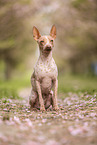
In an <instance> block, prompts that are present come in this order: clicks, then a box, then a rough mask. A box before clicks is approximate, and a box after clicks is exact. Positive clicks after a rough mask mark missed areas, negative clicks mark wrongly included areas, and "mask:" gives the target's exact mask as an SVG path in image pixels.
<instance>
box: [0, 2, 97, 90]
mask: <svg viewBox="0 0 97 145" xmlns="http://www.w3.org/2000/svg"><path fill="white" fill-rule="evenodd" d="M53 24H55V25H56V27H57V38H56V42H55V48H54V52H53V56H54V59H55V61H56V63H57V66H58V70H59V84H60V85H61V84H63V85H61V86H63V87H65V86H64V84H65V80H64V79H63V78H64V75H65V74H66V73H69V74H70V73H71V74H74V75H75V76H76V75H77V76H78V74H82V75H86V76H87V77H88V75H93V74H95V75H97V1H96V0H61V1H60V0H53V1H52V0H49V1H48V0H42V1H40V0H19V1H16V0H0V84H1V90H2V88H3V90H4V89H6V88H8V85H6V80H9V81H7V83H8V84H9V86H10V84H11V83H10V81H12V82H14V84H13V83H12V84H13V85H11V86H12V87H11V88H14V90H15V89H16V88H17V89H18V88H21V86H22V87H24V86H25V87H26V86H30V76H31V73H32V71H33V67H34V65H35V62H36V59H37V57H38V55H39V52H38V48H37V44H36V42H35V41H34V40H33V38H32V27H33V26H34V25H35V26H36V27H37V28H38V29H39V30H40V33H41V34H49V31H50V29H51V26H52V25H53ZM66 77H67V78H68V79H70V77H68V76H67V75H66ZM87 77H86V84H88V83H87V80H88V78H87ZM61 78H62V79H63V80H64V81H62V79H61ZM80 78H81V77H80V76H78V80H79V79H80ZM82 79H83V78H82ZM16 80H19V81H17V82H22V83H21V85H17V86H20V87H16V88H15V86H16V83H15V81H16ZM71 80H72V79H71ZM74 80H75V78H74V79H73V80H72V82H74ZM89 81H90V82H91V79H89ZM94 81H96V79H94ZM62 82H63V83H62ZM79 83H80V82H79ZM17 84H19V83H17ZM25 84H29V85H25ZM67 84H68V83H67ZM71 84H72V83H71ZM92 84H95V82H92V83H91V85H90V87H91V86H94V85H92ZM60 85H59V88H60V90H64V89H61V87H60ZM13 86H14V87H13ZM86 86H87V85H86ZM72 87H73V85H72ZM90 87H89V88H90ZM91 88H92V87H91ZM94 89H96V88H95V86H94ZM67 90H68V89H67ZM69 90H70V89H69Z"/></svg>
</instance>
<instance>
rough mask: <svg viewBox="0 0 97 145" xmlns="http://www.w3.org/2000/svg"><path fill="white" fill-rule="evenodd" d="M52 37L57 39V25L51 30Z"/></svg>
mask: <svg viewBox="0 0 97 145" xmlns="http://www.w3.org/2000/svg"><path fill="white" fill-rule="evenodd" d="M50 36H51V37H53V38H54V39H55V38H56V27H55V25H53V26H52V28H51V31H50Z"/></svg>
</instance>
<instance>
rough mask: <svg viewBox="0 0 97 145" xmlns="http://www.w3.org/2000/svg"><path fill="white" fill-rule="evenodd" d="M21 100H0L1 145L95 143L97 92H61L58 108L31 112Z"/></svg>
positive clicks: (75, 144) (24, 91) (94, 144)
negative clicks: (90, 93)
mask: <svg viewBox="0 0 97 145" xmlns="http://www.w3.org/2000/svg"><path fill="white" fill-rule="evenodd" d="M29 91H30V90H29V89H27V90H23V91H21V92H20V96H22V99H5V98H2V99H1V100H0V145H65V144H66V145H96V144H97V95H96V93H94V94H92V95H89V94H88V93H86V92H85V93H81V92H80V93H70V92H68V93H62V94H61V93H60V94H58V105H59V108H60V110H59V111H57V112H56V111H53V110H52V108H50V109H48V110H47V111H46V112H40V111H37V110H34V111H31V110H30V107H29V104H28V97H27V94H26V92H29Z"/></svg>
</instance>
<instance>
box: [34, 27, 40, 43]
mask: <svg viewBox="0 0 97 145" xmlns="http://www.w3.org/2000/svg"><path fill="white" fill-rule="evenodd" d="M39 37H41V35H40V33H39V31H38V29H37V28H36V27H35V26H34V27H33V38H34V40H36V41H37V40H38V39H39Z"/></svg>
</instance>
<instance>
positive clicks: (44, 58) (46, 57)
mask: <svg viewBox="0 0 97 145" xmlns="http://www.w3.org/2000/svg"><path fill="white" fill-rule="evenodd" d="M39 58H40V59H41V61H43V62H46V61H47V62H49V61H50V60H51V59H52V51H51V52H49V53H44V52H43V51H40V56H39Z"/></svg>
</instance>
